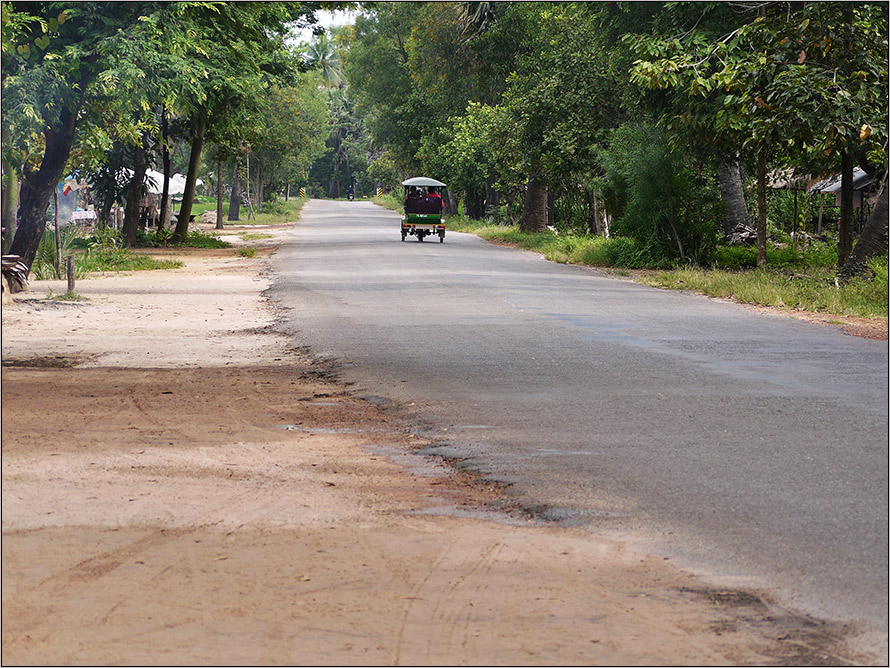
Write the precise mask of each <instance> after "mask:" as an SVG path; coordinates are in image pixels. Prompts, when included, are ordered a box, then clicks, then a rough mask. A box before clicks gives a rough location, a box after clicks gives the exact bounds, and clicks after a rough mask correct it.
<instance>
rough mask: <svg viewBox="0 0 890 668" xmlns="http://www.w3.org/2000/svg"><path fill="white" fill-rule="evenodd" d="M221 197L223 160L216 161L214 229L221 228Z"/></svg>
mask: <svg viewBox="0 0 890 668" xmlns="http://www.w3.org/2000/svg"><path fill="white" fill-rule="evenodd" d="M222 198H223V162H222V160H217V161H216V229H218V230H221V229H223V220H222V209H223V205H222V201H223V200H222Z"/></svg>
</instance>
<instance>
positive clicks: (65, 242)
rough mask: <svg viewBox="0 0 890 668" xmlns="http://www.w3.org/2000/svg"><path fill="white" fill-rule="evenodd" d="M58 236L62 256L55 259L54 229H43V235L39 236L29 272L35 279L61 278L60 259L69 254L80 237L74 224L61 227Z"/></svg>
mask: <svg viewBox="0 0 890 668" xmlns="http://www.w3.org/2000/svg"><path fill="white" fill-rule="evenodd" d="M59 236H60V237H61V250H62V257H61V258H59V259H58V261H57V258H56V233H55V230H52V229H50V228H46V230H44V232H43V236H42V237H41V238H40V245H39V246H38V247H37V255H36V257H35V258H34V264H32V265H31V272H32V273H33V274H34V277H35V278H36V279H37V280H45V279H49V278H57V279H58V278H62V275H61V272H62V271H64V266H63V262H62V260H63V259H64V258H66V257H67V256H69V255H71V253H72V251H73V249H74V248H75V247H76V245H77V242H78V240H79V239H80V238H81V235H80V232H79V231H78V229H77V227H76V226H74V225H67V226H65V227H61V228H60V229H59ZM56 267H59V271H56Z"/></svg>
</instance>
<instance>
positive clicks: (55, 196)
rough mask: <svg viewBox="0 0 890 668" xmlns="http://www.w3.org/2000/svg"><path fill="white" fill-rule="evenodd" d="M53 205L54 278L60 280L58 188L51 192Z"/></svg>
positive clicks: (60, 238)
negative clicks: (54, 231)
mask: <svg viewBox="0 0 890 668" xmlns="http://www.w3.org/2000/svg"><path fill="white" fill-rule="evenodd" d="M53 204H54V205H55V206H54V208H55V213H54V215H53V224H54V225H55V230H56V258H55V259H56V261H55V263H54V264H55V265H56V266H55V269H56V278H62V237H61V235H60V234H59V187H58V186H56V189H55V190H53Z"/></svg>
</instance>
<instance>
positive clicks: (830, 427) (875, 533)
mask: <svg viewBox="0 0 890 668" xmlns="http://www.w3.org/2000/svg"><path fill="white" fill-rule="evenodd" d="M398 228H399V216H398V214H395V213H392V212H389V211H386V210H384V209H382V208H380V207H377V206H375V205H373V204H370V203H368V202H324V201H319V200H313V201H310V202H309V203H308V204H307V205H306V207H305V208H304V210H303V214H302V220H301V221H300V222H299V223H298V224H297V226H296V227H295V229H294V232H293V236H292V237H290V238H289V240H288V241H287V242H286V243H285V244H284V245H283V247H282V248H281V250H280V251H279V252H278V253H277V254H276V255H275V258H274V270H275V285H274V287H273V288H272V294H273V297H274V298H275V299H276V300H278V301H279V303H280V304H281V305H283V306H285V307H287V310H286V313H287V318H288V324H289V327H290V329H291V331H292V332H293V334H294V336H295V343H297V344H299V345H308V346H309V347H310V348H311V351H312V352H313V353H314V354H315V355H318V356H320V357H330V358H336V359H337V360H338V361H339V362H340V363H341V365H342V367H341V368H342V377H343V378H344V379H345V380H347V381H350V382H353V383H355V384H356V387H357V388H358V389H359V391H360V392H362V393H365V394H367V395H369V396H376V397H381V398H385V399H388V400H390V401H392V402H393V405H395V406H399V407H401V410H402V412H403V414H404V415H406V416H408V417H411V418H412V419H413V420H414V423H415V426H416V428H417V429H418V430H420V431H422V433H423V435H425V436H427V437H428V438H431V439H433V440H434V441H435V442H436V444H435V445H434V446H433V447H431V448H429V449H428V451H429V452H431V453H436V454H440V455H443V456H447V457H450V458H454V459H456V460H459V462H460V466H463V467H467V468H470V469H471V470H473V471H478V472H481V473H482V474H483V475H484V476H486V477H487V478H489V479H491V480H497V481H502V482H505V483H509V485H510V486H509V493H510V494H511V495H513V496H515V498H516V499H517V500H518V501H519V502H520V503H521V505H522V506H523V507H524V508H526V509H528V510H532V511H534V512H536V513H538V514H539V515H540V516H542V517H545V518H549V519H553V520H558V521H561V522H563V523H566V524H578V525H583V526H590V527H593V528H595V529H596V530H602V531H607V532H613V531H614V532H618V533H622V534H625V535H628V536H637V537H640V538H641V540H643V542H644V544H645V545H647V546H648V549H651V550H652V551H654V552H655V553H661V554H664V555H666V556H672V557H673V558H674V559H677V560H679V561H680V563H684V564H688V565H691V566H693V567H697V568H700V569H702V570H703V571H708V572H710V573H716V574H721V575H726V576H733V577H734V576H738V577H739V578H741V580H742V581H745V582H749V583H751V584H754V585H756V586H760V587H765V588H767V589H768V590H769V591H770V592H771V593H772V594H773V595H775V596H776V597H778V599H779V600H780V601H782V602H783V603H786V604H788V605H790V606H792V607H796V608H797V609H799V610H801V611H804V612H809V613H812V614H816V615H819V616H823V617H828V618H831V619H840V620H850V621H859V622H863V623H865V624H868V625H872V628H873V629H874V630H875V632H877V633H879V634H880V633H883V634H886V625H887V571H888V569H887V517H888V516H887V497H888V490H887V471H888V462H887V454H888V423H887V383H888V360H887V342H884V341H870V340H864V339H858V338H854V337H850V336H846V335H844V334H842V333H841V332H840V331H839V330H836V329H834V328H829V327H824V326H819V325H814V324H808V323H804V322H801V321H796V320H793V319H791V318H788V317H784V316H779V315H770V314H760V313H755V312H753V311H752V310H750V309H746V308H745V307H743V306H740V305H736V304H731V303H725V302H720V301H716V300H710V299H706V298H703V297H700V296H695V295H691V294H683V293H677V292H669V291H662V290H657V289H652V288H647V287H643V286H639V285H636V284H634V283H632V282H629V281H625V280H620V279H616V278H610V277H604V276H602V275H598V274H597V273H596V272H595V271H591V270H589V269H585V268H580V267H571V266H563V265H558V264H555V263H551V262H547V261H545V260H543V259H542V258H541V257H540V256H539V255H537V254H535V253H532V252H527V251H518V250H513V249H508V248H503V247H499V246H496V245H493V244H489V243H486V242H484V241H482V240H480V239H478V238H476V237H474V236H471V235H464V234H457V233H454V232H448V233H447V234H446V236H445V242H444V243H439V241H438V239H435V238H432V239H427V240H426V241H424V242H422V243H421V242H418V241H416V240H415V239H414V238H413V237H409V239H408V241H405V242H402V241H401V240H400V236H399V229H398Z"/></svg>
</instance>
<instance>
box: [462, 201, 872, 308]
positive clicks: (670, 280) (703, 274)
mask: <svg viewBox="0 0 890 668" xmlns="http://www.w3.org/2000/svg"><path fill="white" fill-rule="evenodd" d="M446 224H447V227H448V229H449V230H451V231H455V232H468V233H471V234H476V235H478V236H480V237H482V238H483V239H487V240H488V241H493V242H496V243H504V244H509V245H511V246H515V247H518V248H523V249H526V250H531V251H535V252H536V253H540V254H541V255H543V256H544V257H545V258H547V259H548V260H551V261H553V262H560V263H564V264H580V265H585V266H591V267H599V268H604V269H607V270H608V271H610V272H612V273H616V274H618V275H622V276H630V277H631V278H632V279H633V280H634V281H636V282H638V283H642V284H645V285H650V286H653V287H658V288H665V289H670V290H691V291H695V292H699V293H702V294H705V295H708V296H711V297H722V298H726V299H732V300H735V301H738V302H742V303H747V304H759V305H762V306H770V307H774V308H780V309H781V308H784V309H791V310H802V311H810V312H814V313H827V314H835V315H843V316H854V317H864V318H883V319H887V317H888V273H887V256H884V257H882V258H879V259H877V260H875V261H873V262H872V263H871V265H870V266H871V269H872V271H873V272H874V278H872V279H854V280H852V281H849V282H848V283H845V284H838V283H837V282H836V281H835V277H836V271H835V265H836V264H837V252H836V250H835V248H834V246H833V245H832V244H828V243H813V244H811V245H810V246H809V247H808V248H806V249H805V250H798V249H795V248H794V247H793V245H792V244H790V243H779V244H777V245H776V246H775V247H771V248H769V249H768V250H767V267H768V268H767V269H756V256H755V250H754V248H752V247H745V246H742V247H735V246H721V247H718V249H717V251H716V253H715V254H714V260H713V265H712V266H711V267H710V268H696V267H692V266H681V265H677V266H674V267H653V266H652V265H651V263H649V262H647V258H646V255H645V252H644V251H643V250H641V249H640V248H638V247H637V246H636V244H635V243H634V241H633V240H632V239H627V238H621V237H612V238H610V239H606V238H604V237H592V236H573V235H565V234H559V235H557V234H554V233H552V232H549V231H548V232H542V233H534V234H532V233H525V232H520V231H519V229H518V228H517V227H515V226H504V225H494V224H491V223H488V222H485V221H477V220H470V219H468V218H466V217H465V216H450V217H448V220H447V223H446ZM789 241H790V240H789Z"/></svg>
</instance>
